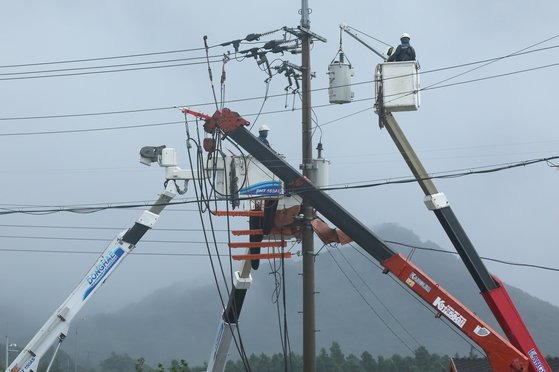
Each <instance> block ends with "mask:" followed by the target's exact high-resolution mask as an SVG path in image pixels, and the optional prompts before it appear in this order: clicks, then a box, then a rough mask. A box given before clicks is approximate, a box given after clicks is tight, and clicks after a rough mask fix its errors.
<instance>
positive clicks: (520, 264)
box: [384, 240, 559, 272]
mask: <svg viewBox="0 0 559 372" xmlns="http://www.w3.org/2000/svg"><path fill="white" fill-rule="evenodd" d="M384 242H385V243H391V244H397V245H401V246H404V247H409V248H414V249H419V250H423V251H429V252H439V253H447V254H453V255H457V254H458V252H453V251H447V250H445V249H439V248H431V247H421V246H417V245H412V244H406V243H402V242H397V241H393V240H385V241H384ZM480 258H481V259H482V260H485V261H492V262H497V263H500V264H503V265H510V266H521V267H530V268H534V269H541V270H548V271H557V272H559V268H556V267H550V266H542V265H536V264H528V263H523V262H512V261H505V260H500V259H497V258H492V257H483V256H480Z"/></svg>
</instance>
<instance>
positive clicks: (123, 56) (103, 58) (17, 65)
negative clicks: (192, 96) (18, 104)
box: [0, 45, 218, 68]
mask: <svg viewBox="0 0 559 372" xmlns="http://www.w3.org/2000/svg"><path fill="white" fill-rule="evenodd" d="M217 46H218V45H212V46H211V47H210V48H215V47H217ZM203 50H204V48H202V47H199V48H190V49H177V50H166V51H161V52H148V53H136V54H124V55H118V56H108V57H93V58H81V59H68V60H61V61H49V62H35V63H20V64H13V65H2V66H0V68H15V67H29V66H44V65H56V64H65V63H78V62H93V61H105V60H110V59H123V58H137V57H147V56H155V55H162V54H174V53H185V52H195V51H203Z"/></svg>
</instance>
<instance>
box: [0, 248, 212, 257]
mask: <svg viewBox="0 0 559 372" xmlns="http://www.w3.org/2000/svg"><path fill="white" fill-rule="evenodd" d="M0 252H23V253H62V254H95V255H99V254H101V253H103V252H102V251H100V252H97V251H65V250H56V249H17V248H0ZM130 254H132V255H134V256H188V257H208V254H207V253H162V252H138V251H135V250H134V251H132V252H130ZM213 256H215V254H213Z"/></svg>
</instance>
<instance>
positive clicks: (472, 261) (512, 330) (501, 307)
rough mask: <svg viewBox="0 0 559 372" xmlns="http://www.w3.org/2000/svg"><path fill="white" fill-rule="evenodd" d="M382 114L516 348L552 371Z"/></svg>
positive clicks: (534, 365) (392, 120)
mask: <svg viewBox="0 0 559 372" xmlns="http://www.w3.org/2000/svg"><path fill="white" fill-rule="evenodd" d="M379 116H380V118H381V120H382V122H383V124H384V127H385V128H386V130H387V131H388V133H389V134H390V137H392V140H393V141H394V143H395V144H396V147H397V148H398V150H399V151H400V154H402V156H403V158H404V160H405V161H406V164H407V165H408V167H409V168H410V170H411V171H412V173H413V175H414V177H415V178H416V180H417V182H418V184H419V186H420V187H421V189H422V190H423V192H424V193H425V205H426V206H427V208H428V209H429V210H432V211H433V212H434V213H435V216H437V219H438V220H439V222H440V224H441V226H442V227H443V229H444V230H445V232H446V234H447V236H448V238H449V239H450V241H451V242H452V244H453V245H454V247H455V248H456V251H457V252H458V254H459V255H460V258H461V259H462V261H463V262H464V264H465V265H466V268H467V269H468V271H469V272H470V275H471V276H472V278H473V279H474V281H475V282H476V284H477V286H478V288H479V289H480V291H481V295H482V296H483V298H484V299H485V302H486V303H487V305H488V306H489V308H490V310H491V312H492V313H493V315H494V316H495V318H496V319H497V321H498V322H499V325H500V326H501V328H502V329H503V332H505V334H506V336H507V337H508V339H509V340H510V342H511V343H512V344H513V345H514V346H515V347H517V348H518V349H519V350H520V351H522V352H523V353H524V354H525V355H526V356H528V357H530V370H531V371H551V368H550V367H549V366H548V365H547V362H546V361H545V359H544V358H543V355H542V353H541V352H540V350H539V349H538V347H537V345H536V343H535V341H534V339H533V338H532V336H531V334H530V331H529V330H528V327H527V326H526V324H525V323H524V321H523V320H522V317H521V316H520V313H519V312H518V310H517V309H516V307H515V306H514V303H513V302H512V300H511V298H510V296H509V294H508V292H507V290H506V289H505V287H504V285H503V283H502V282H501V281H500V280H499V279H498V278H496V277H494V276H492V275H491V274H490V273H489V271H488V270H487V267H486V266H485V265H484V263H483V261H482V260H481V258H480V257H479V255H478V253H477V251H476V249H475V248H474V246H473V244H472V242H471V241H470V239H469V238H468V235H467V234H466V232H465V231H464V229H463V228H462V226H461V225H460V222H459V221H458V218H457V217H456V215H455V214H454V212H453V211H452V208H451V207H450V205H449V203H448V200H447V198H446V196H445V195H444V194H443V193H442V192H439V191H438V190H437V188H436V187H435V184H434V183H433V181H432V180H431V179H430V177H429V174H428V173H427V171H426V170H425V168H424V167H423V164H422V163H421V161H420V160H419V158H418V157H417V155H416V153H415V151H414V150H413V148H412V146H411V145H410V143H409V142H408V140H407V138H406V136H405V135H404V132H403V131H402V130H401V128H400V126H399V125H398V122H397V121H396V119H395V118H394V116H393V115H392V114H391V113H390V112H387V111H384V110H382V108H380V110H379ZM542 368H544V369H542Z"/></svg>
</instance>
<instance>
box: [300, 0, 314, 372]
mask: <svg viewBox="0 0 559 372" xmlns="http://www.w3.org/2000/svg"><path fill="white" fill-rule="evenodd" d="M310 27H311V25H310V21H309V3H308V0H302V5H301V28H302V29H303V32H302V39H301V45H302V55H301V56H302V62H301V67H302V68H301V70H302V96H303V110H302V112H303V119H302V129H303V164H302V168H303V175H304V176H305V177H308V178H310V170H311V168H312V150H313V146H312V120H311V118H312V117H311V115H312V110H311V109H312V106H311V53H310V44H311V35H309V33H307V32H305V30H309V29H310ZM303 217H304V220H303V234H302V245H303V246H302V249H303V370H304V371H305V372H314V371H315V370H316V340H315V307H314V294H315V292H314V235H313V229H312V226H311V220H312V206H311V204H310V202H309V201H308V200H307V199H306V198H303Z"/></svg>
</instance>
